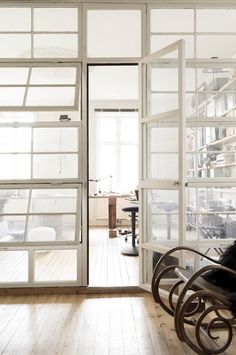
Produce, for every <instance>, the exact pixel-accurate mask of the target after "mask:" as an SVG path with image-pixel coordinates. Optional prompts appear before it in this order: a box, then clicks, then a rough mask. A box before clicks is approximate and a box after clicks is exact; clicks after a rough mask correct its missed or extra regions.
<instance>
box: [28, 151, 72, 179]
mask: <svg viewBox="0 0 236 355" xmlns="http://www.w3.org/2000/svg"><path fill="white" fill-rule="evenodd" d="M33 167H34V168H33V177H34V178H35V179H40V178H41V179H46V178H58V179H60V178H76V177H77V176H78V156H77V155H76V154H61V155H60V154H50V155H46V154H43V155H38V154H36V155H35V156H34V157H33Z"/></svg>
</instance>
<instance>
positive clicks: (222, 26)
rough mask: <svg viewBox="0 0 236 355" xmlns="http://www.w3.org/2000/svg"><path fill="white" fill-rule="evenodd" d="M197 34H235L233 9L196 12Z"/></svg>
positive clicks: (235, 15) (235, 24)
mask: <svg viewBox="0 0 236 355" xmlns="http://www.w3.org/2000/svg"><path fill="white" fill-rule="evenodd" d="M197 31H198V32H236V10H235V9H204V10H197Z"/></svg>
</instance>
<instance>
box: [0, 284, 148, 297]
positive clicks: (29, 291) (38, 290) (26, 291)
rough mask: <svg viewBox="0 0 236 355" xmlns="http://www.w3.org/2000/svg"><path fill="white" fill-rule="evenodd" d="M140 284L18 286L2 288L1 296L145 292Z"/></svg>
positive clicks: (0, 289)
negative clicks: (114, 285)
mask: <svg viewBox="0 0 236 355" xmlns="http://www.w3.org/2000/svg"><path fill="white" fill-rule="evenodd" d="M143 292H147V291H146V290H143V289H142V288H140V287H139V286H127V287H125V286H117V287H89V286H88V287H75V286H64V287H18V288H0V296H6V295H25V296H28V295H62V294H103V293H104V294H109V293H143Z"/></svg>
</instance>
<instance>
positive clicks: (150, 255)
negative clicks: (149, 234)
mask: <svg viewBox="0 0 236 355" xmlns="http://www.w3.org/2000/svg"><path fill="white" fill-rule="evenodd" d="M174 246H176V245H172V247H174ZM162 255H163V254H162V253H159V252H157V251H154V252H153V251H150V250H144V258H143V261H144V263H143V265H144V270H143V280H144V283H148V284H151V282H152V276H153V270H154V268H155V266H156V264H157V262H158V261H159V259H160V258H161V257H162ZM170 265H179V262H178V259H177V258H176V257H175V256H172V255H171V256H169V257H168V258H167V260H166V264H165V266H170ZM164 278H165V279H173V278H176V274H175V273H174V271H170V272H168V273H166V275H165V276H164ZM163 287H165V286H163Z"/></svg>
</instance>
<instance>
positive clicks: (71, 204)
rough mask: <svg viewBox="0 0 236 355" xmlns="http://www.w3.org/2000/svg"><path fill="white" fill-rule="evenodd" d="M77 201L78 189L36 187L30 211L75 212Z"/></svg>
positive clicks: (33, 191)
mask: <svg viewBox="0 0 236 355" xmlns="http://www.w3.org/2000/svg"><path fill="white" fill-rule="evenodd" d="M76 203H77V190H76V189H40V190H39V189H38V190H35V189H34V190H32V195H31V204H30V213H75V212H76Z"/></svg>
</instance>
